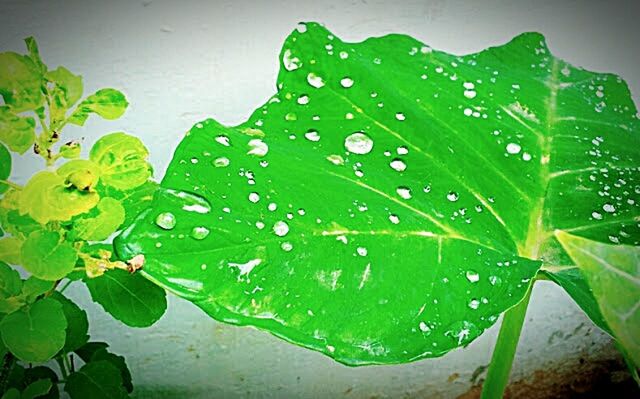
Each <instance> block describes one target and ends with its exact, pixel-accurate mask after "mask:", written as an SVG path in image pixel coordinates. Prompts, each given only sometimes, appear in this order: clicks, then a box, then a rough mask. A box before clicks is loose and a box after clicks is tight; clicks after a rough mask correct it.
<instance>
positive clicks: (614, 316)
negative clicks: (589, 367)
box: [555, 230, 640, 367]
mask: <svg viewBox="0 0 640 399" xmlns="http://www.w3.org/2000/svg"><path fill="white" fill-rule="evenodd" d="M555 235H556V237H557V238H558V240H559V241H560V243H561V244H562V246H563V247H564V249H565V250H566V251H567V253H568V254H569V256H571V259H573V261H574V262H575V263H576V264H577V265H578V267H580V270H581V271H582V273H583V275H584V276H585V277H586V279H587V281H588V283H589V286H590V287H591V289H592V290H593V294H594V296H595V298H596V300H597V302H598V305H599V306H600V311H601V312H602V315H603V316H604V319H605V320H606V322H607V324H608V325H609V327H610V328H611V330H612V331H613V334H614V335H615V337H616V338H617V339H618V341H619V342H620V344H622V346H623V347H624V349H625V352H626V353H627V354H628V355H629V357H631V359H632V360H633V362H634V363H635V365H636V367H640V247H633V246H630V245H611V244H604V243H601V242H597V241H593V240H589V239H586V238H583V237H578V236H574V235H572V234H568V233H566V232H564V231H561V230H558V231H556V233H555Z"/></svg>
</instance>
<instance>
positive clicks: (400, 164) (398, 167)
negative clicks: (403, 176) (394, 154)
mask: <svg viewBox="0 0 640 399" xmlns="http://www.w3.org/2000/svg"><path fill="white" fill-rule="evenodd" d="M389 166H391V169H393V170H395V171H397V172H404V171H405V170H406V169H407V164H406V163H404V161H403V160H402V159H398V158H396V159H394V160H393V161H391V162H390V163H389Z"/></svg>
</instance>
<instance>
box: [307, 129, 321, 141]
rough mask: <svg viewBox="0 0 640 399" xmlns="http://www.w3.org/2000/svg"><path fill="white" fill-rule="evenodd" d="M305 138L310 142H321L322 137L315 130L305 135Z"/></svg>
mask: <svg viewBox="0 0 640 399" xmlns="http://www.w3.org/2000/svg"><path fill="white" fill-rule="evenodd" d="M304 138H306V139H307V140H309V141H319V140H320V135H319V134H318V132H317V131H315V130H309V131H308V132H306V133H305V134H304Z"/></svg>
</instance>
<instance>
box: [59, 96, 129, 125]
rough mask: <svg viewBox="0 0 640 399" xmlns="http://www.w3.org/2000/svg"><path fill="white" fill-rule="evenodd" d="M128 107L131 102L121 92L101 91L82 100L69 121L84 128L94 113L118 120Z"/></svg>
mask: <svg viewBox="0 0 640 399" xmlns="http://www.w3.org/2000/svg"><path fill="white" fill-rule="evenodd" d="M128 105H129V102H128V101H127V99H126V97H125V96H124V94H122V93H121V92H120V91H118V90H115V89H101V90H98V91H96V92H95V93H94V94H92V95H90V96H89V97H87V98H86V99H84V100H82V102H80V104H78V106H77V108H76V110H75V111H74V112H73V114H71V116H70V117H69V118H68V120H67V121H68V122H69V123H73V124H75V125H79V126H83V125H84V123H85V122H86V120H87V118H89V115H90V114H92V113H93V114H97V115H99V116H101V117H102V118H104V119H107V120H113V119H118V118H119V117H121V116H122V114H124V111H126V109H127V106H128Z"/></svg>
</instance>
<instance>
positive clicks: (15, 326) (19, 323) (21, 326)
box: [0, 298, 67, 362]
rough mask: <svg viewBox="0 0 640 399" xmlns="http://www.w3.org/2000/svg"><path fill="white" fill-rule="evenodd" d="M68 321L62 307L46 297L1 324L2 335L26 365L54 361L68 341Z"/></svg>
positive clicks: (10, 316) (3, 339) (5, 342)
mask: <svg viewBox="0 0 640 399" xmlns="http://www.w3.org/2000/svg"><path fill="white" fill-rule="evenodd" d="M66 328H67V320H66V319H65V317H64V312H63V311H62V305H60V303H58V302H57V301H55V300H53V299H50V298H45V299H42V300H40V301H37V302H36V303H34V304H33V305H31V306H29V307H27V308H25V309H24V310H23V311H18V312H14V313H12V314H10V315H8V316H6V317H5V318H4V319H2V321H0V334H1V335H2V341H3V342H4V344H5V346H6V347H7V349H9V350H10V351H11V353H13V354H14V355H15V356H16V357H17V358H18V359H20V360H22V361H25V362H45V361H47V360H49V359H51V358H52V357H53V356H54V355H55V354H56V353H58V351H60V349H62V347H63V346H64V342H65V335H66V334H65V330H66Z"/></svg>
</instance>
